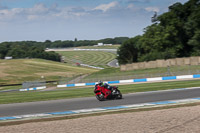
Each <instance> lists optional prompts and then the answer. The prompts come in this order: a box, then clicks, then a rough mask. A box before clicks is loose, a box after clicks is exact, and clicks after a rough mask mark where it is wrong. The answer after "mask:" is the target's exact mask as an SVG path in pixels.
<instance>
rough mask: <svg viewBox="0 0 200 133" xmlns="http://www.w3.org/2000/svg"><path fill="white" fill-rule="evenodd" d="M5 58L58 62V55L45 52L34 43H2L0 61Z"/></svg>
mask: <svg viewBox="0 0 200 133" xmlns="http://www.w3.org/2000/svg"><path fill="white" fill-rule="evenodd" d="M6 56H9V57H12V58H14V59H21V58H42V59H47V60H53V61H60V55H59V54H57V53H55V52H45V50H44V48H43V47H41V46H40V45H39V44H35V42H32V41H27V42H3V43H1V44H0V59H4V58H5V57H6Z"/></svg>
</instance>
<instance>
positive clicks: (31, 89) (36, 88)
mask: <svg viewBox="0 0 200 133" xmlns="http://www.w3.org/2000/svg"><path fill="white" fill-rule="evenodd" d="M45 88H46V86H42V87H34V88H27V89H19V91H33V90H42V89H45Z"/></svg>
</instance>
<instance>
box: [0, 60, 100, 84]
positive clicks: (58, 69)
mask: <svg viewBox="0 0 200 133" xmlns="http://www.w3.org/2000/svg"><path fill="white" fill-rule="evenodd" d="M95 71H97V70H95V69H91V68H84V67H76V66H72V65H68V64H64V63H59V62H54V61H47V60H43V59H14V60H0V84H16V83H22V82H24V81H33V80H41V76H44V79H45V80H47V81H49V80H59V79H60V77H72V76H76V75H80V74H86V73H87V74H88V73H92V72H95Z"/></svg>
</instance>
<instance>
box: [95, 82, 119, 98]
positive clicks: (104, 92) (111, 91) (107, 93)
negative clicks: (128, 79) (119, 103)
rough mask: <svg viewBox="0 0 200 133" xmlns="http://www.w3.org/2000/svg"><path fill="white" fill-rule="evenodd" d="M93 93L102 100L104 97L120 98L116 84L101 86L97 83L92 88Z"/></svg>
mask: <svg viewBox="0 0 200 133" xmlns="http://www.w3.org/2000/svg"><path fill="white" fill-rule="evenodd" d="M94 93H95V95H96V98H97V99H98V100H99V101H104V100H106V99H122V94H121V92H120V90H118V87H116V86H108V87H101V86H99V85H97V86H96V87H95V89H94Z"/></svg>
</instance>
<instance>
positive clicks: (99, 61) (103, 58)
mask: <svg viewBox="0 0 200 133" xmlns="http://www.w3.org/2000/svg"><path fill="white" fill-rule="evenodd" d="M57 53H59V54H61V55H62V56H65V61H66V62H67V63H69V64H75V63H76V62H77V63H82V64H88V65H92V66H98V67H103V68H107V67H108V66H107V63H108V62H110V61H112V60H114V59H115V58H116V54H114V53H110V52H102V51H62V52H57Z"/></svg>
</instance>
